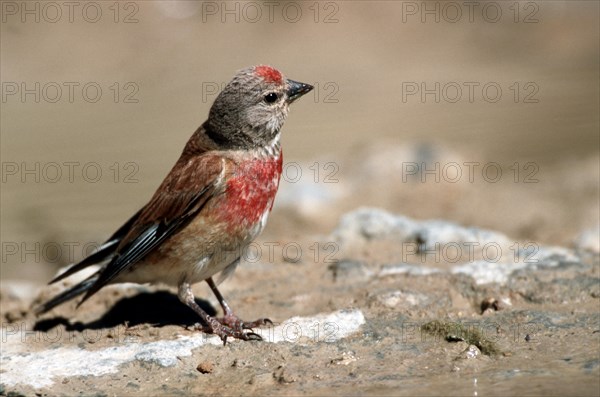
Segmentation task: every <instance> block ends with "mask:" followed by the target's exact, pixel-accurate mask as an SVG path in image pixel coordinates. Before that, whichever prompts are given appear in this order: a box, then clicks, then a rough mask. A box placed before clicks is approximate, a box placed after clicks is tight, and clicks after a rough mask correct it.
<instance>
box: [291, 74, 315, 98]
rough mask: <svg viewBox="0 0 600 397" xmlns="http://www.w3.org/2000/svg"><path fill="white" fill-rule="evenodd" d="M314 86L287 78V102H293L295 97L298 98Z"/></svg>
mask: <svg viewBox="0 0 600 397" xmlns="http://www.w3.org/2000/svg"><path fill="white" fill-rule="evenodd" d="M313 88H314V87H313V86H312V85H310V84H305V83H300V82H298V81H294V80H290V79H287V91H286V93H287V97H288V100H287V101H288V103H292V102H294V101H295V100H296V99H298V98H300V97H301V96H302V95H304V94H306V93H307V92H309V91H310V90H312V89H313Z"/></svg>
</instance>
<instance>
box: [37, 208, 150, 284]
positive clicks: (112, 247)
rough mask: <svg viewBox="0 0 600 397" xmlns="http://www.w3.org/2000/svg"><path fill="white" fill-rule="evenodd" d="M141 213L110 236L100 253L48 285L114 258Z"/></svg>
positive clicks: (68, 270)
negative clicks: (111, 257)
mask: <svg viewBox="0 0 600 397" xmlns="http://www.w3.org/2000/svg"><path fill="white" fill-rule="evenodd" d="M141 213H142V210H141V209H140V210H139V211H138V212H137V213H136V214H135V215H134V216H132V217H131V218H129V220H128V221H127V222H125V224H123V226H121V227H120V228H119V229H118V230H117V231H116V232H114V233H113V235H112V236H110V237H109V238H108V240H106V241H105V242H104V244H102V245H101V246H100V248H99V249H98V251H96V252H94V253H93V254H91V255H89V256H88V257H86V258H85V259H83V260H82V261H81V262H79V263H77V264H76V265H73V266H71V267H70V268H69V269H67V270H66V271H65V272H63V273H61V274H59V275H58V276H56V277H54V278H53V279H52V280H51V281H50V282H49V283H48V284H53V283H55V282H57V281H60V280H62V279H65V278H67V277H69V276H70V275H72V274H75V273H77V272H78V271H80V270H82V269H85V268H86V267H88V266H91V265H95V264H96V263H98V262H102V261H103V260H105V259H107V258H108V257H110V256H112V255H113V254H114V253H115V252H116V250H117V248H118V246H119V243H120V242H121V240H122V239H123V237H125V235H127V233H129V230H130V229H131V226H132V225H133V224H134V223H135V221H136V220H137V219H138V218H139V216H140V214H141Z"/></svg>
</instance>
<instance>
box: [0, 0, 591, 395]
mask: <svg viewBox="0 0 600 397" xmlns="http://www.w3.org/2000/svg"><path fill="white" fill-rule="evenodd" d="M206 3H210V2H182V3H178V5H173V4H175V3H166V2H150V1H149V2H131V4H134V5H137V7H138V8H137V11H136V13H135V15H136V18H137V19H138V22H136V23H131V24H125V23H121V22H122V21H123V18H125V16H126V15H129V14H127V13H128V12H133V11H135V7H134V8H131V9H129V8H128V9H125V8H121V9H120V11H121V14H119V18H120V19H119V21H121V22H119V23H115V22H114V18H113V17H114V14H113V12H114V10H113V9H110V8H109V5H110V4H109V3H104V2H101V3H99V4H100V5H101V7H103V8H102V10H103V14H102V15H103V16H104V17H103V18H102V19H101V20H100V21H98V22H97V23H89V22H88V21H86V20H82V19H81V18H77V17H76V20H75V21H74V22H73V23H69V22H68V21H67V20H64V18H63V19H62V20H61V21H58V22H57V23H48V22H44V21H43V18H42V20H41V21H40V22H39V23H36V22H33V21H32V20H31V19H29V20H26V21H25V22H21V19H20V16H19V14H16V17H15V16H13V15H7V18H8V19H7V21H6V22H4V21H3V23H2V24H1V25H0V28H1V29H2V30H1V33H2V34H1V36H0V40H1V46H0V55H1V56H0V66H1V68H0V72H1V74H2V76H1V78H2V82H3V94H7V91H6V90H7V89H11V88H14V87H15V85H14V84H12V83H15V84H16V87H18V88H19V89H20V87H21V83H26V84H27V87H35V83H36V82H39V83H40V85H41V87H43V86H44V85H45V84H48V83H56V84H58V85H60V86H62V87H65V85H64V83H65V82H75V83H78V84H79V86H78V87H83V86H84V85H85V84H87V83H90V82H92V83H95V84H97V85H99V86H100V87H101V88H102V89H103V93H104V95H103V96H102V99H101V100H99V101H97V102H91V101H86V100H82V99H81V92H80V91H79V90H77V91H76V96H75V99H74V100H73V101H72V102H71V101H69V100H68V99H67V98H66V96H63V97H62V98H61V99H60V100H59V101H57V102H52V101H50V100H49V99H51V98H50V97H49V96H48V95H50V94H51V92H50V91H48V92H45V93H42V92H41V91H40V96H41V97H40V100H39V101H35V96H34V95H33V94H29V95H26V96H25V97H22V96H21V93H20V92H17V93H16V94H14V95H13V94H10V95H9V94H7V95H6V96H5V97H4V99H3V100H2V102H1V104H0V127H1V134H0V139H1V145H0V154H1V156H2V189H1V191H0V196H1V205H0V212H1V219H2V221H1V223H0V229H1V234H2V236H1V240H2V263H1V267H0V276H1V277H0V284H1V285H0V309H1V321H2V335H1V336H2V340H1V344H0V347H1V350H2V355H1V356H2V361H1V364H0V395H19V394H23V395H34V394H36V395H68V396H70V395H132V396H133V395H265V394H270V395H334V394H345V395H590V396H597V395H599V394H600V386H599V383H598V379H599V377H600V348H599V346H600V341H599V340H598V338H600V326H599V324H600V314H599V313H600V310H599V307H600V302H599V299H600V289H599V285H600V267H599V266H600V265H599V251H600V249H599V247H598V246H599V244H600V241H599V240H600V238H599V237H598V230H599V224H600V214H599V211H600V210H599V200H600V198H599V197H600V195H599V183H598V181H599V180H600V166H599V164H600V149H599V135H598V130H599V128H600V123H599V116H598V107H599V105H600V104H599V96H598V86H599V80H598V79H599V76H598V68H599V50H598V48H600V45H599V44H600V43H599V37H598V34H597V32H598V18H597V15H598V7H599V5H598V3H597V2H588V1H574V2H561V1H553V2H519V3H517V4H518V6H519V11H520V12H519V14H518V17H515V14H514V7H513V8H509V7H510V6H511V4H513V3H512V2H481V7H483V6H484V5H485V4H488V3H493V4H496V3H497V4H499V6H500V7H501V8H502V11H503V14H502V17H501V19H500V20H499V21H498V22H495V23H490V22H489V21H486V20H484V19H482V18H481V17H476V19H475V20H474V21H473V22H469V21H468V20H465V19H463V20H462V21H460V22H458V23H449V22H448V21H445V20H444V19H443V18H442V19H441V20H440V22H439V23H435V22H432V21H431V19H426V20H425V22H422V21H421V15H419V14H415V15H412V14H410V13H408V14H407V12H408V11H410V10H408V9H406V8H403V7H407V6H409V7H410V6H412V5H415V4H416V6H417V7H420V5H421V4H423V3H422V2H417V3H413V2H362V1H353V2H327V3H319V4H320V7H321V8H319V10H320V13H319V15H318V18H317V20H318V23H317V22H315V14H314V9H309V8H308V7H309V6H310V4H309V3H308V2H302V3H298V4H300V6H301V7H302V10H303V15H304V17H303V18H301V19H300V20H299V21H298V22H297V23H290V22H289V21H286V20H283V19H282V18H279V17H276V18H275V21H274V22H273V23H268V22H265V21H262V22H259V23H249V22H248V21H244V20H243V19H242V20H241V21H240V22H239V23H236V22H233V21H232V20H231V19H226V20H225V22H221V15H219V14H216V16H215V15H212V14H210V15H209V14H202V10H203V8H202V4H206ZM288 3H293V2H288ZM509 3H510V4H509ZM11 4H12V3H11ZM15 4H16V6H17V7H19V4H21V3H18V2H17V3H15ZM40 4H41V3H40ZM111 4H112V3H111ZM169 4H171V5H169ZM219 4H220V3H219ZM239 4H240V5H243V4H244V3H239ZM327 4H330V5H329V6H328V8H325V6H326V5H327ZM436 4H438V6H439V7H440V10H441V7H442V5H443V3H441V2H428V6H429V7H436ZM493 4H492V6H491V7H493V6H494V5H493ZM4 5H5V2H3V6H4ZM536 6H537V8H536ZM123 7H124V6H123ZM132 7H133V6H132ZM336 7H337V8H336ZM536 10H537V11H536ZM5 11H6V10H5ZM9 11H10V10H9ZM204 11H206V10H204ZM417 11H419V10H418V9H417ZM447 11H448V12H449V11H451V10H447ZM463 11H465V12H466V11H467V10H463ZM11 12H12V11H11ZM331 12H334V14H333V17H335V18H336V19H337V22H335V23H324V19H325V18H327V17H328V16H331V15H332V14H330V13H331ZM532 13H533V14H532ZM9 14H10V13H9ZM3 15H4V14H3ZM64 15H67V14H64ZM265 15H266V14H265ZM464 15H467V14H466V13H465V14H464ZM477 15H480V14H477ZM41 16H43V15H41ZM442 16H443V15H442ZM447 16H448V15H446V17H447ZM527 16H530V17H532V18H534V19H536V18H537V20H538V22H534V23H524V18H526V17H527ZM204 17H206V20H204V19H203V18H204ZM404 17H406V18H407V19H406V21H405V20H404V19H403V18H404ZM29 18H31V17H29ZM65 18H66V17H65ZM229 18H231V16H230V17H229ZM515 18H517V22H515ZM256 63H270V64H273V65H275V66H278V67H279V68H281V69H282V70H283V71H284V72H286V73H287V74H288V75H289V77H291V78H294V79H297V80H300V81H306V82H308V83H314V84H315V86H316V89H315V92H314V94H315V95H314V96H313V97H311V98H308V97H307V98H303V100H302V101H299V102H298V103H296V104H294V108H293V109H292V112H291V114H290V117H289V120H288V122H287V124H286V126H285V127H284V136H283V147H284V157H285V162H286V167H285V171H286V173H285V175H284V177H283V178H282V184H281V186H280V190H279V193H278V197H277V201H276V204H275V207H274V210H273V213H272V214H271V217H270V220H269V224H268V226H267V228H266V229H265V231H264V233H263V235H262V236H261V237H260V238H259V239H258V240H257V242H256V245H254V246H253V249H254V250H253V251H251V252H248V253H246V255H245V262H244V264H243V265H242V266H240V268H239V269H238V271H237V272H236V274H235V275H234V276H233V277H232V278H231V279H229V280H227V281H225V282H224V283H223V284H222V292H223V293H224V295H225V296H226V297H227V299H228V300H229V302H230V303H231V305H232V306H233V307H234V309H235V310H236V312H237V313H238V314H239V315H240V317H242V318H244V319H249V320H252V319H255V318H258V317H264V316H266V317H269V318H270V319H272V320H273V322H274V325H273V326H272V327H266V328H265V329H263V330H255V331H256V332H259V333H261V335H263V337H264V339H265V340H264V341H263V342H255V341H253V342H239V341H233V342H231V343H228V344H227V345H226V346H223V345H222V344H221V343H219V341H218V340H216V339H215V338H214V337H211V336H206V335H204V334H202V333H200V332H198V331H196V330H194V329H193V325H194V324H195V323H196V322H197V321H198V320H197V318H196V317H195V316H194V314H193V313H192V312H191V311H189V310H188V309H187V308H186V307H185V306H183V305H182V304H181V303H179V302H178V300H177V298H176V296H175V295H174V294H173V292H174V291H172V290H169V289H168V288H167V287H164V286H131V285H128V286H120V287H110V288H106V289H104V290H102V291H100V292H99V293H98V294H97V295H96V296H95V297H94V298H93V299H90V300H89V301H88V302H86V303H85V305H83V306H82V307H80V308H79V309H76V308H75V303H69V304H66V305H64V306H61V307H59V308H57V309H56V310H54V311H52V312H50V313H48V314H47V315H45V316H43V317H41V318H36V317H35V316H33V314H31V312H30V308H31V306H32V305H33V304H34V303H36V302H39V301H40V300H41V299H45V298H48V297H50V296H52V295H54V294H55V293H57V292H58V291H59V290H61V289H62V288H64V287H65V286H66V284H60V285H57V286H52V287H46V286H45V283H46V282H47V281H48V280H49V279H50V278H51V277H52V276H53V275H54V274H55V273H56V272H57V271H58V269H59V268H61V267H63V266H66V265H68V264H69V263H72V262H76V261H78V260H80V259H81V258H82V257H83V256H85V254H86V253H87V252H89V250H90V249H93V247H94V246H95V245H97V244H98V243H101V242H102V241H103V240H104V239H105V238H106V237H107V236H108V235H110V233H111V232H112V231H113V230H114V228H115V227H117V226H118V225H120V224H121V223H122V221H123V220H124V219H125V218H127V217H128V216H130V215H131V214H132V213H133V212H135V210H136V209H137V208H138V207H139V206H140V205H143V204H144V203H145V202H146V200H147V199H148V198H149V197H150V195H151V193H152V192H153V191H154V189H155V188H156V186H157V185H158V184H159V183H160V181H161V180H162V178H163V177H164V175H165V173H166V172H167V171H168V169H169V168H170V167H171V166H172V163H173V162H174V160H175V159H176V158H177V156H178V154H179V152H180V150H181V148H182V146H183V144H184V143H185V141H186V139H187V138H188V136H189V134H191V132H192V131H193V130H194V129H195V128H196V127H197V125H199V124H200V123H201V122H202V121H203V120H204V118H205V116H206V113H207V112H208V109H209V106H210V103H211V102H212V98H213V96H214V93H213V91H212V89H213V88H214V87H215V86H216V87H218V86H219V85H220V84H221V83H223V82H226V81H228V79H229V78H230V77H231V75H232V74H233V73H234V71H235V70H237V69H240V68H242V67H244V66H247V65H250V64H256ZM465 82H467V83H469V82H474V83H477V84H479V85H478V87H483V86H484V85H485V84H489V83H493V84H496V85H497V86H499V87H500V88H501V89H502V92H503V95H502V97H501V98H500V99H499V100H498V101H496V102H492V101H489V100H487V99H489V98H487V99H486V98H484V97H483V96H482V92H481V91H479V90H478V91H476V95H475V97H474V100H473V101H470V100H469V98H468V97H467V96H466V93H467V91H466V89H465V87H466V86H465V85H464V84H465ZM5 83H10V84H9V85H7V84H5ZM115 83H118V84H119V85H118V87H117V86H115V85H114V84H115ZM127 83H132V84H133V85H129V86H127V88H126V87H125V84H127ZM421 83H425V84H426V87H428V88H431V87H435V86H436V85H435V84H436V83H440V87H446V88H447V91H443V88H440V90H439V96H440V101H439V102H436V101H435V100H434V95H432V94H430V95H429V96H426V97H425V99H423V98H422V97H421V96H420V95H418V94H416V95H408V96H407V95H406V94H407V91H406V90H407V89H409V88H411V89H414V88H415V87H417V88H419V89H420V88H421V85H420V84H421ZM455 83H456V84H458V86H459V87H462V88H463V93H464V95H463V97H462V98H461V99H460V100H458V101H457V102H453V101H452V98H453V97H452V94H453V91H451V90H452V89H453V87H454V88H455V87H456V85H455ZM516 83H518V86H517V85H515V84H516ZM415 84H416V85H415ZM448 84H450V85H448ZM526 84H529V85H527V86H526ZM51 86H52V84H51ZM51 86H48V87H49V88H48V89H50V88H51ZM111 87H112V88H111ZM136 89H137V91H136V93H135V95H134V98H135V99H137V100H138V101H137V102H136V103H129V102H126V101H125V100H124V98H125V96H126V95H127V94H130V93H131V92H133V91H135V90H136ZM132 90H133V91H132ZM115 92H117V93H119V94H120V95H119V97H118V98H116V97H115V96H114V94H115ZM515 93H516V94H518V95H517V96H516V97H515ZM46 94H47V95H46ZM65 95H66V94H65ZM528 95H529V96H528ZM515 98H516V99H515ZM526 98H529V99H534V100H537V101H533V102H532V101H527V102H526V101H525V99H526ZM65 164H76V165H77V168H76V172H75V173H74V175H73V178H70V176H69V174H68V170H69V168H68V165H65ZM85 166H88V168H89V169H88V171H89V173H87V172H85V173H84V172H81V171H82V169H83V168H84V167H85ZM57 167H58V169H59V170H60V171H61V174H60V176H58V177H57V176H56V174H54V171H56V169H57ZM90 167H91V168H90ZM97 169H99V170H100V171H101V173H102V177H100V178H99V179H95V174H93V173H91V172H92V171H94V170H97ZM366 207H369V208H373V209H372V210H364V211H367V213H369V214H379V215H378V216H379V217H377V216H374V217H373V218H368V217H367V218H364V219H363V218H360V217H358V218H360V219H358V218H357V215H356V214H357V212H356V211H357V209H358V208H366ZM375 208H376V209H377V210H375ZM379 211H385V212H383V213H382V212H379ZM352 214H354V215H352ZM382 214H384V215H382ZM348 216H349V217H350V218H348ZM403 217H406V218H403ZM435 220H437V221H435ZM361 222H362V223H361ZM471 228H474V229H471ZM485 230H487V231H485ZM436 243H438V245H437V246H436ZM473 244H479V245H478V246H477V247H476V249H475V251H473V253H472V255H471V251H469V250H468V249H467V248H468V247H471V246H473ZM485 244H488V245H489V247H491V250H490V251H485V252H483V251H482V250H481V248H483V246H484V245H485ZM457 247H458V248H459V252H458V254H456V252H455V251H456V248H457ZM497 247H500V251H501V252H500V253H499V254H500V256H499V257H498V258H496V256H495V255H496V253H497V252H496V251H494V250H493V249H494V248H497ZM553 247H554V248H553ZM536 255H537V256H536ZM70 282H73V281H72V280H69V281H68V282H67V283H70ZM194 288H195V293H196V296H197V298H198V301H199V303H200V304H201V305H203V307H205V308H206V309H207V310H209V311H210V312H213V313H219V307H218V304H217V302H216V300H215V299H214V298H213V297H212V296H211V294H210V291H209V289H208V287H207V286H206V285H197V286H195V287H194Z"/></svg>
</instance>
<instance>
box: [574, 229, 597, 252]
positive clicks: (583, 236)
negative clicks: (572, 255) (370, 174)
mask: <svg viewBox="0 0 600 397" xmlns="http://www.w3.org/2000/svg"><path fill="white" fill-rule="evenodd" d="M575 248H576V249H578V250H583V251H590V252H592V253H594V254H600V225H598V226H596V227H592V228H589V229H586V230H583V231H582V232H581V233H579V235H578V236H577V238H576V239H575Z"/></svg>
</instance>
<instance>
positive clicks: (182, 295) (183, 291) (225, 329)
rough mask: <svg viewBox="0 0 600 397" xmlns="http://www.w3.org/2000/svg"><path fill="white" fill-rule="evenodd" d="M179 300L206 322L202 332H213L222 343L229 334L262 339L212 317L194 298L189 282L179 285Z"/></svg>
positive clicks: (245, 338)
mask: <svg viewBox="0 0 600 397" xmlns="http://www.w3.org/2000/svg"><path fill="white" fill-rule="evenodd" d="M177 296H178V297H179V300H180V301H182V302H183V303H185V304H186V305H187V306H188V307H189V308H190V309H192V310H193V311H195V312H196V313H197V314H198V315H199V316H200V318H202V320H203V321H204V322H205V323H206V324H207V325H206V326H205V327H203V328H202V330H203V331H204V332H208V333H213V334H215V335H218V336H219V337H220V338H221V340H222V341H223V344H226V343H227V337H228V336H231V337H234V338H237V339H243V340H260V339H262V338H261V337H260V335H257V334H255V333H253V332H244V330H243V328H234V327H230V326H228V325H227V324H224V323H222V322H221V321H219V320H217V319H216V318H214V317H211V316H209V315H208V313H206V312H205V311H204V310H202V308H201V307H200V306H198V304H197V303H196V300H195V299H194V294H193V293H192V288H191V286H190V284H189V283H186V282H183V283H181V284H180V285H179V292H178V294H177Z"/></svg>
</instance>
